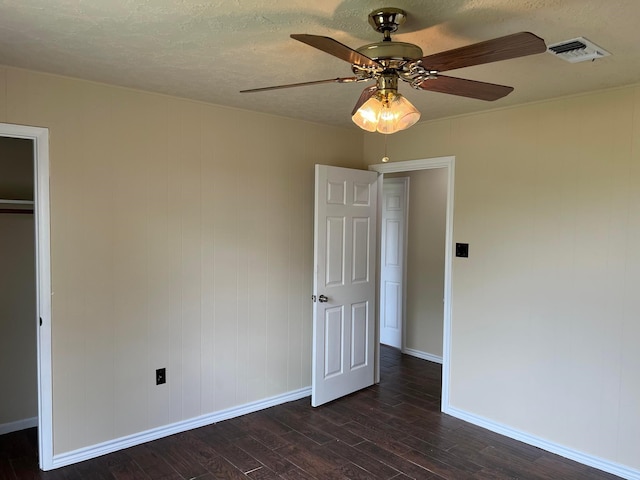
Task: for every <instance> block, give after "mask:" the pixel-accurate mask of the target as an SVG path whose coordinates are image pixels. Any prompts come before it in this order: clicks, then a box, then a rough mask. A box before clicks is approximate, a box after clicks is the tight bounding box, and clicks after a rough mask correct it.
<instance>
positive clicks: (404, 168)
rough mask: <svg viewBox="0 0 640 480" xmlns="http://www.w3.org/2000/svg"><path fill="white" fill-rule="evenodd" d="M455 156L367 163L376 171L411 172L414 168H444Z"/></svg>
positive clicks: (452, 161) (453, 160)
mask: <svg viewBox="0 0 640 480" xmlns="http://www.w3.org/2000/svg"><path fill="white" fill-rule="evenodd" d="M455 160H456V157H455V156H453V155H450V156H447V157H434V158H423V159H420V160H406V161H404V162H391V163H377V164H375V165H369V170H373V171H374V172H378V173H395V172H413V171H415V170H429V169H431V168H446V167H450V166H451V165H453V164H454V163H455Z"/></svg>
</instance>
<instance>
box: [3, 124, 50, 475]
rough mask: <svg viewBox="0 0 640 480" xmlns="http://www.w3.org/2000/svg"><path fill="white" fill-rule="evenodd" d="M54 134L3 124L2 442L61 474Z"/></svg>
mask: <svg viewBox="0 0 640 480" xmlns="http://www.w3.org/2000/svg"><path fill="white" fill-rule="evenodd" d="M50 258H51V254H50V233H49V131H48V129H46V128H40V127H29V126H23V125H12V124H8V123H0V385H2V387H1V390H2V394H1V395H0V435H24V440H25V441H27V442H28V443H29V444H30V445H32V447H33V448H34V449H37V451H38V459H39V466H40V468H41V469H43V470H50V469H51V468H52V466H53V429H52V378H51V267H50V263H51V262H50Z"/></svg>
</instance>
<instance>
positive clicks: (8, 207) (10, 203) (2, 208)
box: [0, 198, 33, 215]
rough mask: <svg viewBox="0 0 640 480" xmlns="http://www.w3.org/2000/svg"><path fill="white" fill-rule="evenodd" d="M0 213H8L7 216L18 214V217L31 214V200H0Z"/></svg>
mask: <svg viewBox="0 0 640 480" xmlns="http://www.w3.org/2000/svg"><path fill="white" fill-rule="evenodd" d="M12 207H13V208H12ZM16 207H17V208H16ZM25 207H31V208H25ZM0 213H9V214H18V215H20V214H22V215H28V214H32V213H33V200H11V199H7V198H0Z"/></svg>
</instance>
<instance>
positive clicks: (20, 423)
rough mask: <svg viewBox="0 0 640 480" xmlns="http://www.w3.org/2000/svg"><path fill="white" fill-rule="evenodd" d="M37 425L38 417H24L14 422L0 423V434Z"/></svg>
mask: <svg viewBox="0 0 640 480" xmlns="http://www.w3.org/2000/svg"><path fill="white" fill-rule="evenodd" d="M37 426H38V417H32V418H25V419H23V420H16V421H15V422H9V423H2V424H0V435H4V434H5V433H11V432H18V431H20V430H24V429H26V428H33V427H37Z"/></svg>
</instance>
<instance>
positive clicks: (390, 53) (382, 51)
mask: <svg viewBox="0 0 640 480" xmlns="http://www.w3.org/2000/svg"><path fill="white" fill-rule="evenodd" d="M357 52H358V53H361V54H362V55H365V56H367V57H369V58H370V59H372V60H376V61H378V60H399V61H409V60H417V59H418V58H422V56H423V55H422V49H421V48H420V47H418V46H417V45H414V44H412V43H405V42H377V43H370V44H368V45H364V46H362V47H360V48H358V49H357Z"/></svg>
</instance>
